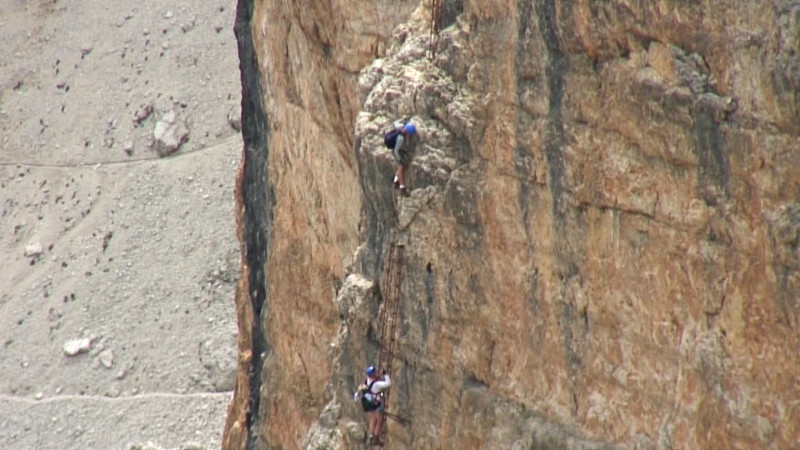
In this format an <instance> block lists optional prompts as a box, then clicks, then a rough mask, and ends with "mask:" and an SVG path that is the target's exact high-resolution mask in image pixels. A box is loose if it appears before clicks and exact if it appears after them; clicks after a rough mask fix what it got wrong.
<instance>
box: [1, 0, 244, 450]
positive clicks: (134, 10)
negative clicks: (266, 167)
mask: <svg viewBox="0 0 800 450" xmlns="http://www.w3.org/2000/svg"><path fill="white" fill-rule="evenodd" d="M234 13H235V4H233V3H232V2H202V1H188V2H180V3H174V2H163V1H146V2H135V3H134V2H119V1H99V0H91V1H86V2H62V1H55V2H52V1H50V2H40V1H32V2H19V1H16V0H0V39H2V41H3V44H2V51H0V204H1V206H0V267H2V269H3V270H2V271H0V448H3V449H65V450H66V449H130V448H137V447H145V448H146V447H148V446H150V447H153V448H190V447H191V448H195V447H197V448H218V447H219V443H220V439H221V433H222V427H223V423H224V420H225V413H226V408H227V405H228V402H229V400H230V391H231V390H232V389H233V383H234V371H235V354H236V353H235V343H236V323H235V313H234V307H233V300H232V299H233V288H234V281H235V278H236V277H237V275H238V265H239V245H238V242H237V240H236V236H235V223H234V215H233V208H234V202H233V189H234V186H233V184H234V178H235V174H236V170H237V167H238V164H239V159H240V152H241V137H240V135H239V133H238V131H237V129H236V128H238V115H239V110H240V106H239V102H240V86H239V70H238V58H237V54H236V42H235V38H234V36H233V31H232V28H233V16H234ZM148 112H149V113H148ZM169 112H172V113H174V114H175V115H176V117H177V119H176V123H182V124H184V126H185V129H186V130H187V131H188V135H187V136H186V137H187V139H188V140H187V141H186V142H185V143H184V144H183V145H182V146H181V147H180V149H179V150H178V151H177V152H176V153H175V154H173V155H171V156H168V157H166V158H159V157H158V155H157V153H156V152H155V150H154V147H152V145H153V141H154V137H153V131H154V129H155V127H156V123H157V122H158V121H159V120H160V119H161V118H162V117H163V116H164V115H165V114H167V113H169ZM79 338H88V339H89V341H90V343H91V345H90V348H89V349H88V351H86V352H82V353H79V354H77V355H74V356H69V355H67V354H66V352H65V348H64V346H65V344H67V343H68V342H70V341H72V340H75V339H79ZM192 446H195V447H192Z"/></svg>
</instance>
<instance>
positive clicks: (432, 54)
mask: <svg viewBox="0 0 800 450" xmlns="http://www.w3.org/2000/svg"><path fill="white" fill-rule="evenodd" d="M443 4H444V0H431V22H430V27H431V37H430V41H429V42H428V58H430V59H431V61H432V60H434V59H436V44H437V42H438V41H439V31H441V27H442V5H443Z"/></svg>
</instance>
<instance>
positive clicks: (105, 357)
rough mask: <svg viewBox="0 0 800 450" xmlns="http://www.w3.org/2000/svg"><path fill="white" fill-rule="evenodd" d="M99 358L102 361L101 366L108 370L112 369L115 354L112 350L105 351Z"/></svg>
mask: <svg viewBox="0 0 800 450" xmlns="http://www.w3.org/2000/svg"><path fill="white" fill-rule="evenodd" d="M97 358H98V359H100V364H102V365H103V367H105V368H106V369H110V368H111V366H113V365H114V354H113V353H112V352H111V350H103V351H102V352H100V354H99V355H97Z"/></svg>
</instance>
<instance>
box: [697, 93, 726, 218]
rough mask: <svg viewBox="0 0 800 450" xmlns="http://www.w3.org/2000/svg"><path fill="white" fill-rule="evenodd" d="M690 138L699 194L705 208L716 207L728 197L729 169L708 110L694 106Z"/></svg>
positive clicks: (710, 110) (707, 108) (721, 143)
mask: <svg viewBox="0 0 800 450" xmlns="http://www.w3.org/2000/svg"><path fill="white" fill-rule="evenodd" d="M692 131H693V134H694V138H695V145H694V151H695V154H696V155H697V159H698V163H699V164H698V170H699V171H700V183H701V186H700V189H701V190H702V192H701V194H702V196H703V198H704V199H705V201H706V203H708V204H709V205H716V204H717V203H718V202H719V200H721V199H720V197H722V198H723V199H728V198H729V196H730V192H729V182H730V168H729V163H728V155H727V154H726V153H725V141H724V139H723V137H722V133H721V132H720V129H719V123H717V121H716V120H715V118H714V111H713V110H712V109H710V108H709V107H706V106H703V105H702V104H701V105H699V106H698V108H697V111H696V112H695V119H694V128H693V130H692Z"/></svg>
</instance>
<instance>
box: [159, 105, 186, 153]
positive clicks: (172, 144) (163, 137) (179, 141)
mask: <svg viewBox="0 0 800 450" xmlns="http://www.w3.org/2000/svg"><path fill="white" fill-rule="evenodd" d="M153 137H154V138H155V142H154V146H155V149H156V152H157V153H158V155H159V156H161V157H162V158H163V157H165V156H169V155H171V154H172V153H175V151H176V150H178V148H180V146H181V145H183V143H184V142H186V140H187V139H188V138H189V130H188V129H187V128H186V125H184V123H183V122H182V121H180V120H177V116H176V114H175V111H169V112H167V113H166V114H164V116H163V117H162V118H161V120H159V121H158V122H156V126H155V128H154V129H153Z"/></svg>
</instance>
